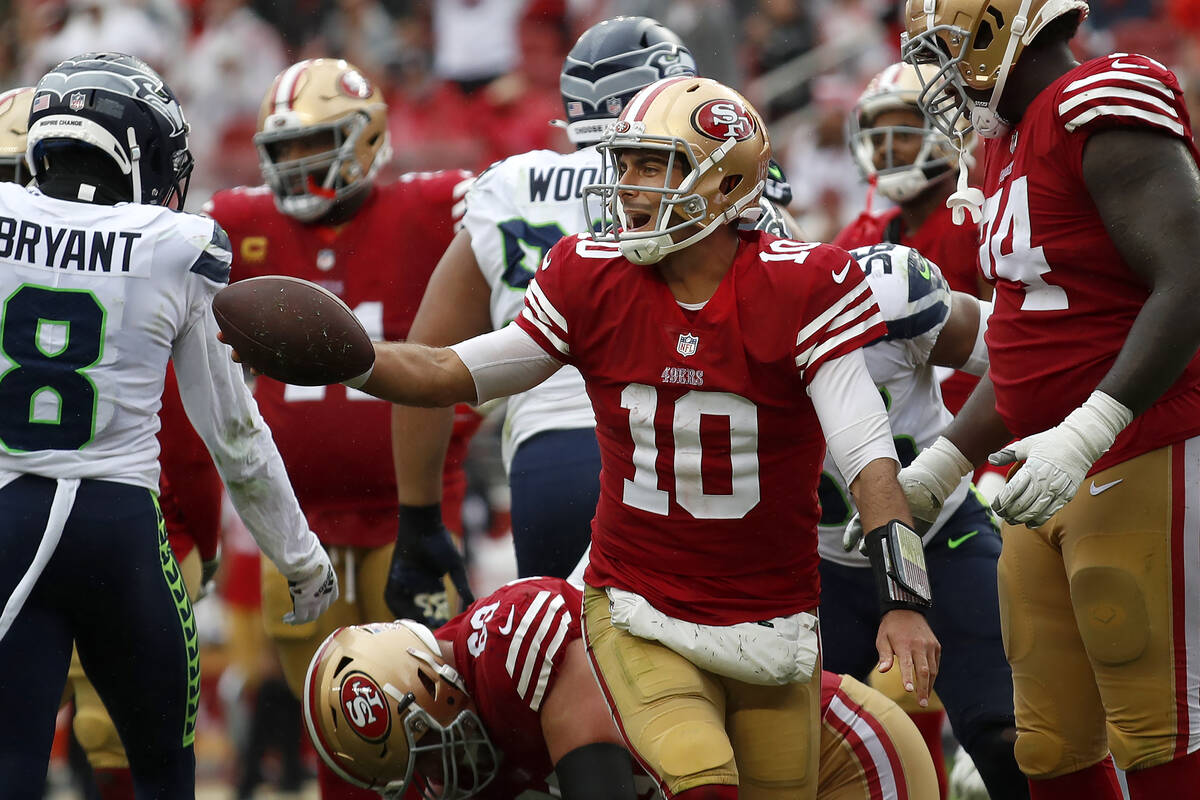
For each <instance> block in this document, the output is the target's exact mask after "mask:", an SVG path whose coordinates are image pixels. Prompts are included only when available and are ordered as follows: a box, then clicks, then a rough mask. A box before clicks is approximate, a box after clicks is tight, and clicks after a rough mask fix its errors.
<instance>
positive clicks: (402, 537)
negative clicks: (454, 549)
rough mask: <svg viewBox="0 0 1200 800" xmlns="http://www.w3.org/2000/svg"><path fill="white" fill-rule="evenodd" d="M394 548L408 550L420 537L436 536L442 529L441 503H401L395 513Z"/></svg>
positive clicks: (419, 540) (416, 544) (417, 542)
mask: <svg viewBox="0 0 1200 800" xmlns="http://www.w3.org/2000/svg"><path fill="white" fill-rule="evenodd" d="M397 518H398V520H397V522H398V524H397V527H396V548H397V549H399V550H401V551H404V552H410V551H411V550H412V549H413V548H415V547H416V546H419V544H420V542H421V540H422V539H429V538H431V537H434V536H437V535H438V534H439V533H441V531H442V504H441V503H433V504H432V505H428V506H406V505H401V506H400V511H399V513H398V515H397Z"/></svg>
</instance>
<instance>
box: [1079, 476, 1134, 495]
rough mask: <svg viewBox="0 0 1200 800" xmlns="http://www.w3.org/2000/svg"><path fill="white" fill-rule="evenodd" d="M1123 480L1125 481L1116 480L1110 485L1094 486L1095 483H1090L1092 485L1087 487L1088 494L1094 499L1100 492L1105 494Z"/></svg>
mask: <svg viewBox="0 0 1200 800" xmlns="http://www.w3.org/2000/svg"><path fill="white" fill-rule="evenodd" d="M1123 480H1125V479H1124V478H1117V479H1116V480H1115V481H1113V482H1112V483H1102V484H1100V485H1099V486H1097V485H1096V482H1095V481H1092V485H1091V486H1089V487H1088V492H1089V493H1090V494H1091V495H1092V497H1095V496H1096V495H1098V494H1101V493H1102V492H1107V491H1108V490H1109V489H1111V488H1112V487H1114V486H1116V485H1117V484H1118V483H1120V482H1121V481H1123Z"/></svg>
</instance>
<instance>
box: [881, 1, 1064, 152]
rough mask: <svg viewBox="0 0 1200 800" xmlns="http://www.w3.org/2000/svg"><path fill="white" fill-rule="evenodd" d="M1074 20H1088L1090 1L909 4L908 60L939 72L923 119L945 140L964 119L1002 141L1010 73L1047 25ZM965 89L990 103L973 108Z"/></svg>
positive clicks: (930, 80)
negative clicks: (1000, 110)
mask: <svg viewBox="0 0 1200 800" xmlns="http://www.w3.org/2000/svg"><path fill="white" fill-rule="evenodd" d="M1071 13H1075V14H1080V15H1083V16H1086V15H1087V13H1088V4H1087V0H907V2H906V4H905V9H904V27H905V34H904V42H903V45H902V48H901V49H902V54H903V57H904V60H905V61H908V62H909V63H922V62H925V63H931V64H936V65H937V69H936V70H931V71H930V73H929V75H928V76H925V75H923V76H922V83H923V84H924V88H923V91H922V94H921V99H920V102H921V106H922V108H923V109H925V113H926V114H929V115H930V117H931V118H932V119H933V121H934V123H935V124H937V125H939V127H942V132H943V133H945V134H946V135H947V136H953V131H954V129H955V128H956V127H957V126H958V125H959V118H960V117H962V116H964V115H966V114H970V116H971V123H972V125H973V126H974V128H975V130H976V131H978V132H979V135H980V136H983V137H985V138H989V139H990V138H994V137H996V136H1002V135H1004V133H1005V132H1006V130H1007V124H1006V123H1005V122H1004V120H1003V119H1001V118H1000V117H999V115H998V114H997V113H996V107H997V104H998V103H999V102H1000V95H1001V93H1003V91H1004V84H1005V82H1006V81H1007V80H1008V74H1009V71H1010V70H1011V69H1012V66H1013V64H1016V63H1017V59H1018V58H1020V57H1021V51H1022V50H1024V48H1025V47H1026V45H1028V44H1029V43H1030V42H1032V41H1033V40H1034V38H1035V37H1036V36H1037V35H1038V34H1039V33H1041V31H1042V29H1043V28H1045V27H1046V25H1047V24H1048V23H1050V22H1051V21H1053V20H1055V19H1058V18H1059V17H1061V16H1063V15H1064V14H1071ZM967 87H969V88H971V89H975V90H977V91H982V92H986V91H990V92H991V96H990V98H989V100H988V101H987V102H983V101H978V102H972V101H971V100H970V98H969V97H968V96H967V95H966V92H965V91H964V90H965V88H967Z"/></svg>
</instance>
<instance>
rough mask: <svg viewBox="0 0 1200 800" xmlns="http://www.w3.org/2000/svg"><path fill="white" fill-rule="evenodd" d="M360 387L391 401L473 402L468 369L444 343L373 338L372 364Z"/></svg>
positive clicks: (416, 403) (430, 404)
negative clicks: (384, 340)
mask: <svg viewBox="0 0 1200 800" xmlns="http://www.w3.org/2000/svg"><path fill="white" fill-rule="evenodd" d="M361 388H362V390H363V391H364V392H367V393H369V394H373V395H375V396H376V397H379V398H382V399H384V400H387V401H389V402H392V403H403V404H404V405H410V406H422V407H425V408H437V407H441V406H452V405H454V404H455V403H473V402H475V381H474V380H473V379H472V378H471V372H470V370H468V369H467V367H466V365H465V364H463V362H462V359H460V358H459V357H458V355H457V354H455V352H454V351H453V350H451V349H450V348H448V347H428V346H426V345H423V344H409V343H406V342H376V343H375V367H374V369H373V371H372V372H371V377H370V378H368V379H367V382H366V383H365V384H363V386H362V387H361Z"/></svg>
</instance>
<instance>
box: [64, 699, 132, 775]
mask: <svg viewBox="0 0 1200 800" xmlns="http://www.w3.org/2000/svg"><path fill="white" fill-rule="evenodd" d="M72 728H73V729H74V731H75V738H76V739H78V740H79V746H80V747H82V748H83V749H84V752H86V753H87V757H88V763H89V764H91V765H92V767H94V768H96V769H118V768H125V767H128V766H129V759H128V758H126V756H125V748H124V747H123V746H122V745H121V737H120V736H118V735H117V729H116V727H115V726H114V725H113V722H112V720H111V719H109V716H108V714H106V713H105V712H104V710H103V709H99V708H96V709H93V708H84V709H79V710H77V711H76V712H75V721H74V722H73V723H72Z"/></svg>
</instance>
